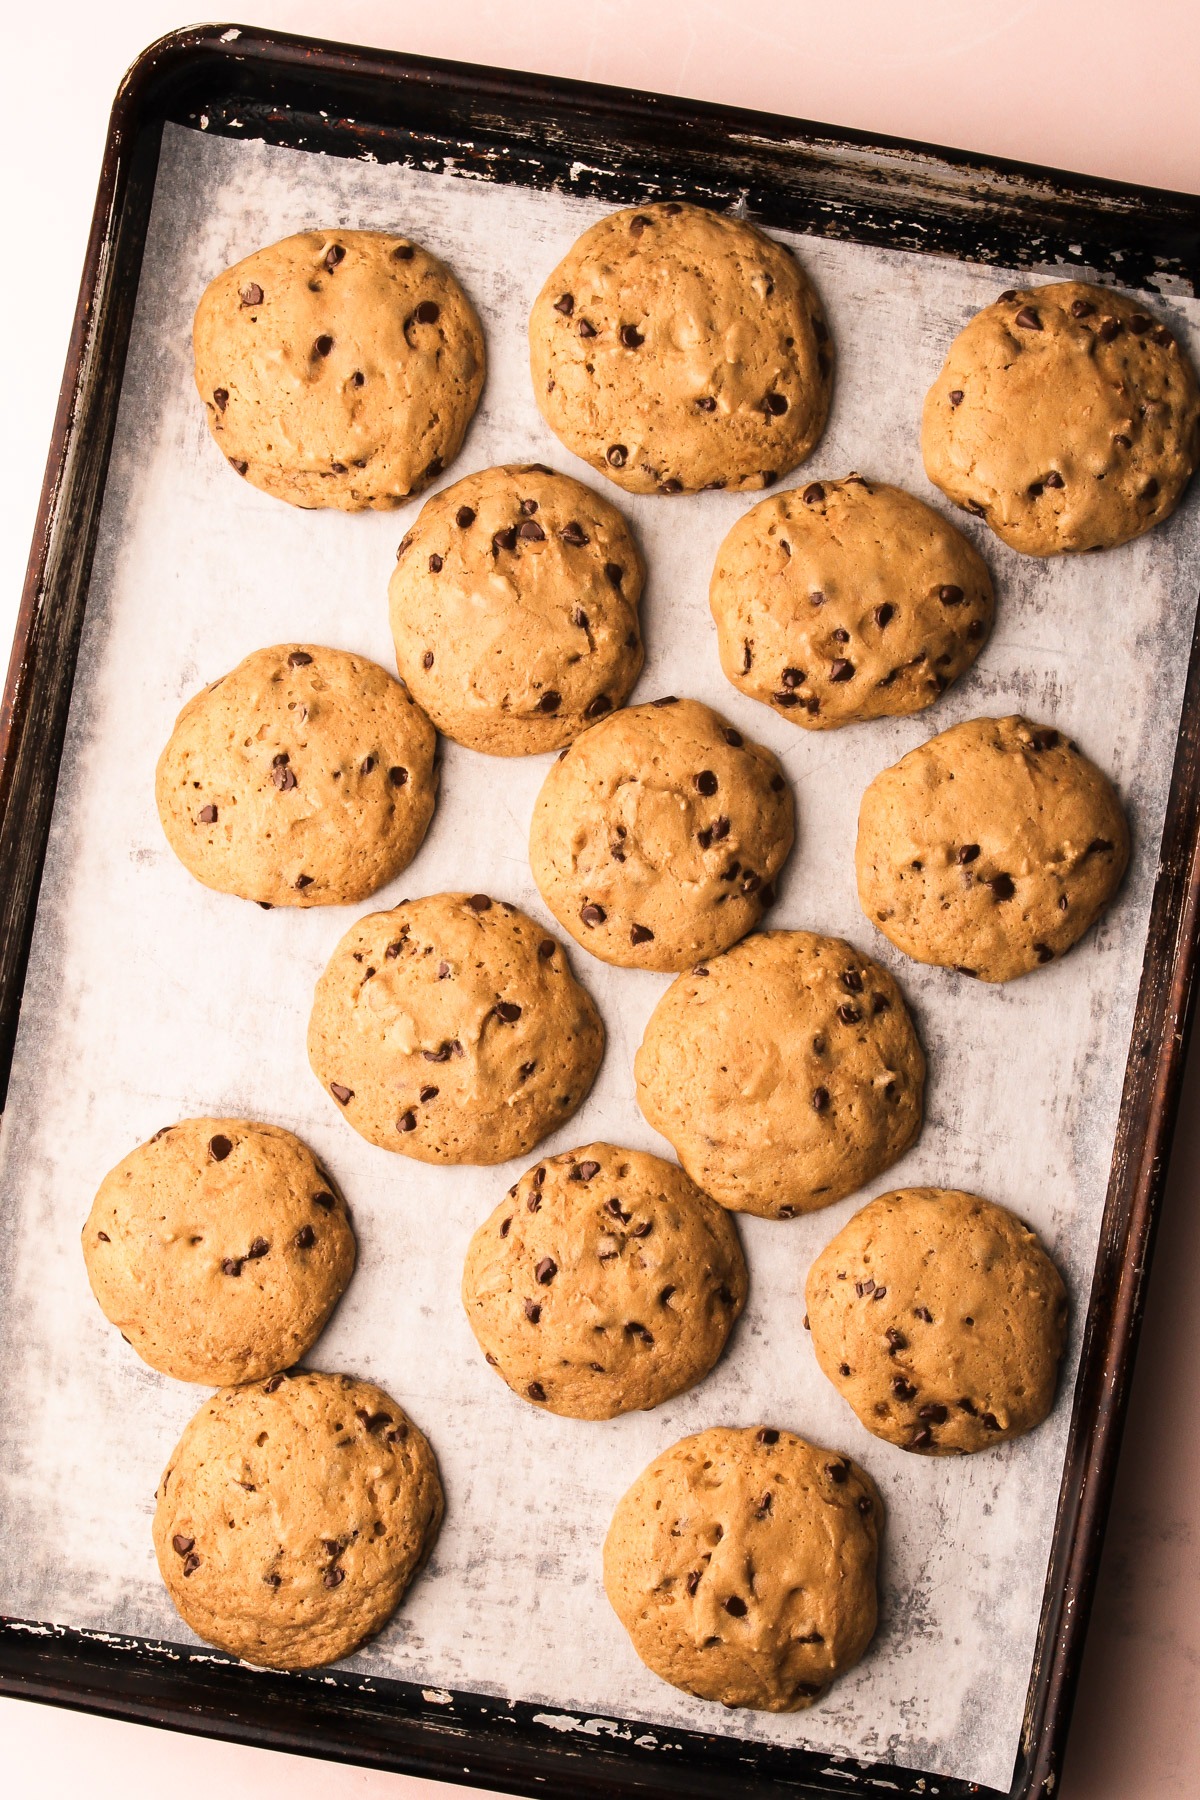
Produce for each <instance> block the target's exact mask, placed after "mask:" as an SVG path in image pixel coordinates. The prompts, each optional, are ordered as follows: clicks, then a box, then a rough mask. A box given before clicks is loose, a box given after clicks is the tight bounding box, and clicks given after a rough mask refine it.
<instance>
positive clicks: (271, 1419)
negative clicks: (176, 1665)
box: [154, 1370, 443, 1669]
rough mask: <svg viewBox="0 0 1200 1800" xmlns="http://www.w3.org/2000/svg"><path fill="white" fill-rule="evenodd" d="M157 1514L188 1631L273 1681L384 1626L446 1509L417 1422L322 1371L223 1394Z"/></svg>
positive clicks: (162, 1563) (179, 1452)
mask: <svg viewBox="0 0 1200 1800" xmlns="http://www.w3.org/2000/svg"><path fill="white" fill-rule="evenodd" d="M157 1500H158V1505H157V1507H156V1510H155V1514H154V1552H155V1555H156V1556H157V1557H158V1567H159V1571H160V1573H161V1575H162V1578H163V1580H164V1582H165V1583H166V1586H167V1592H168V1593H169V1594H170V1596H171V1599H172V1600H173V1601H174V1603H175V1605H176V1606H177V1607H178V1609H179V1612H180V1614H181V1615H182V1617H183V1620H184V1622H185V1623H186V1624H187V1625H189V1626H190V1627H191V1629H192V1630H193V1631H194V1632H195V1633H196V1635H197V1636H198V1637H202V1638H203V1639H204V1640H205V1641H206V1643H209V1644H215V1645H216V1646H217V1648H218V1649H220V1650H227V1651H228V1652H229V1653H230V1655H231V1656H240V1657H244V1658H245V1660H246V1661H247V1662H251V1663H257V1664H258V1665H259V1666H260V1667H261V1668H267V1669H314V1668H319V1667H320V1666H321V1665H322V1664H324V1663H331V1662H336V1661H337V1660H338V1658H339V1657H342V1656H349V1654H350V1653H351V1651H353V1650H356V1649H357V1648H358V1646H359V1645H360V1644H361V1643H363V1642H364V1640H365V1639H367V1638H369V1637H371V1636H373V1635H374V1633H375V1632H377V1631H379V1630H380V1629H381V1628H382V1627H383V1626H384V1625H386V1624H387V1621H388V1620H389V1619H390V1617H391V1616H392V1614H393V1612H394V1611H395V1610H396V1607H397V1606H398V1605H399V1603H400V1599H401V1597H402V1595H403V1593H404V1590H405V1589H406V1588H407V1587H408V1585H409V1583H410V1581H411V1580H412V1578H413V1576H414V1575H415V1574H416V1573H417V1571H418V1569H419V1568H420V1567H421V1565H422V1563H423V1562H424V1561H425V1559H426V1557H427V1556H428V1554H429V1552H430V1549H431V1548H432V1546H433V1542H434V1539H435V1538H436V1537H437V1533H438V1527H439V1526H440V1525H441V1522H442V1507H443V1501H442V1485H441V1482H440V1481H439V1479H438V1470H437V1463H436V1462H435V1460H434V1455H433V1451H432V1450H431V1449H430V1447H429V1445H428V1443H427V1442H426V1440H425V1438H424V1437H423V1436H422V1435H421V1433H420V1432H419V1431H418V1430H417V1428H416V1426H415V1425H414V1424H413V1423H412V1421H411V1419H409V1418H407V1417H406V1415H405V1413H404V1410H403V1408H402V1407H399V1406H397V1405H396V1402H395V1401H394V1400H392V1399H391V1398H390V1397H389V1396H388V1395H387V1394H385V1393H384V1391H383V1389H382V1388H377V1387H376V1386H375V1385H374V1383H373V1382H369V1381H355V1380H354V1379H353V1377H351V1376H349V1375H318V1374H314V1373H311V1372H310V1371H308V1370H297V1371H296V1372H294V1373H293V1374H291V1375H272V1376H271V1378H270V1380H269V1381H265V1382H255V1383H254V1384H253V1385H252V1386H249V1387H235V1388H223V1389H222V1390H221V1392H220V1393H217V1394H214V1395H213V1397H212V1399H211V1400H209V1401H207V1402H206V1404H205V1405H204V1406H202V1407H201V1408H200V1411H199V1412H198V1413H197V1414H196V1415H195V1417H194V1418H193V1419H192V1421H191V1423H190V1424H189V1425H188V1426H187V1427H186V1429H185V1431H184V1433H183V1436H182V1437H181V1438H180V1440H179V1442H178V1443H177V1444H176V1446H175V1449H174V1451H173V1452H172V1454H171V1460H170V1462H169V1463H168V1464H167V1467H166V1469H165V1471H164V1473H163V1478H162V1480H161V1482H160V1483H159V1487H158V1495H157Z"/></svg>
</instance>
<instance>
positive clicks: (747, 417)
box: [529, 201, 833, 494]
mask: <svg viewBox="0 0 1200 1800" xmlns="http://www.w3.org/2000/svg"><path fill="white" fill-rule="evenodd" d="M529 352H530V368H531V371H532V375H533V391H534V394H535V395H536V397H537V403H538V405H539V407H540V408H541V410H542V416H543V418H544V419H545V420H546V423H547V424H548V425H549V426H550V428H551V430H552V431H554V432H555V433H557V435H558V436H559V437H560V438H561V439H562V441H563V443H564V444H565V445H566V446H567V448H568V449H569V450H573V451H574V452H575V454H576V455H577V456H581V457H583V459H584V461H585V462H589V463H591V465H592V467H593V468H595V469H599V470H600V472H601V474H604V475H607V476H608V477H609V479H610V480H612V481H616V482H619V483H620V485H621V486H622V487H625V488H629V489H630V490H632V491H634V492H636V493H642V494H653V493H659V494H676V493H679V492H681V491H682V492H687V493H696V492H697V491H698V490H699V489H701V488H713V487H717V488H720V487H729V488H762V487H767V486H769V485H770V483H771V482H772V481H774V480H775V479H776V478H777V477H778V476H780V475H783V474H786V473H787V471H788V470H789V469H794V468H795V467H796V465H797V464H798V463H802V462H803V461H804V459H805V457H806V456H808V455H809V453H810V452H811V450H812V448H813V446H814V444H815V443H816V442H817V439H818V438H819V437H820V435H821V433H822V431H823V430H824V429H825V419H826V415H827V414H828V411H829V394H830V386H831V382H832V377H833V345H832V343H831V342H830V338H829V330H828V327H827V325H826V323H825V316H824V313H823V312H822V310H821V303H820V301H819V300H818V298H817V296H816V294H815V292H814V291H813V288H812V285H811V284H810V282H809V280H808V277H807V276H806V275H805V274H804V272H803V270H802V269H801V267H800V265H799V263H798V262H797V261H796V259H795V258H794V256H793V255H792V254H791V252H790V251H789V250H787V249H786V248H785V247H784V246H783V245H782V244H778V243H776V242H775V241H774V240H773V239H771V238H769V237H766V236H765V235H764V234H763V233H762V232H761V231H758V230H756V228H755V227H754V226H753V225H748V224H746V223H745V221H744V220H741V219H732V218H728V217H727V216H725V215H724V214H721V213H715V212H709V211H707V210H706V209H705V208H704V207H700V206H681V205H679V204H677V203H676V202H675V201H668V202H666V203H665V204H663V203H655V204H652V205H649V206H637V207H628V208H626V209H625V210H624V211H622V212H616V213H610V214H609V215H608V217H607V218H603V219H600V220H599V221H598V222H597V223H596V224H595V225H592V226H591V227H589V229H588V230H587V231H585V232H584V233H583V236H582V237H581V238H579V239H578V240H577V242H576V243H575V244H573V245H572V247H571V249H570V250H568V252H567V254H566V256H565V257H564V258H563V260H562V261H561V262H560V263H559V265H558V267H557V268H556V269H555V271H554V273H553V274H552V275H551V276H550V277H549V279H548V280H547V282H546V285H545V286H544V287H543V289H542V291H541V293H540V294H539V295H538V297H537V299H536V301H535V302H534V306H533V312H532V313H531V315H530V319H529Z"/></svg>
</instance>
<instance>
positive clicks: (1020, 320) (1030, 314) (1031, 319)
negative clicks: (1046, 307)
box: [1016, 306, 1042, 331]
mask: <svg viewBox="0 0 1200 1800" xmlns="http://www.w3.org/2000/svg"><path fill="white" fill-rule="evenodd" d="M1016 322H1017V324H1018V325H1021V326H1023V327H1024V329H1025V330H1026V331H1040V330H1041V329H1042V321H1041V316H1040V314H1039V313H1038V312H1037V310H1036V308H1035V307H1032V306H1023V307H1022V308H1021V310H1020V312H1019V313H1018V314H1017V321H1016Z"/></svg>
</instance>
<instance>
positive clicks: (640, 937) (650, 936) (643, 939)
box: [629, 925, 654, 944]
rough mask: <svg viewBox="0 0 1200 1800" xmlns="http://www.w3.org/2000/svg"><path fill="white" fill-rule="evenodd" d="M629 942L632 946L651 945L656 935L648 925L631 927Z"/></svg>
mask: <svg viewBox="0 0 1200 1800" xmlns="http://www.w3.org/2000/svg"><path fill="white" fill-rule="evenodd" d="M629 941H630V943H631V944H649V943H652V942H653V941H654V933H653V932H652V931H651V929H650V927H649V926H648V925H631V926H630V927H629Z"/></svg>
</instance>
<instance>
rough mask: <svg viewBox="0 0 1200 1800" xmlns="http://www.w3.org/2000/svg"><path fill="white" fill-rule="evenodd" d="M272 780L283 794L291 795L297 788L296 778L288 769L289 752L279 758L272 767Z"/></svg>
mask: <svg viewBox="0 0 1200 1800" xmlns="http://www.w3.org/2000/svg"><path fill="white" fill-rule="evenodd" d="M271 780H272V781H273V782H274V784H275V786H276V787H277V788H278V789H279V792H280V793H281V794H290V793H291V791H292V789H293V788H294V787H295V786H296V777H295V775H294V774H293V773H292V771H291V769H289V768H288V759H287V751H286V750H285V751H284V752H283V753H282V755H280V756H277V757H276V758H275V760H274V762H273V763H272V765H271Z"/></svg>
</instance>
